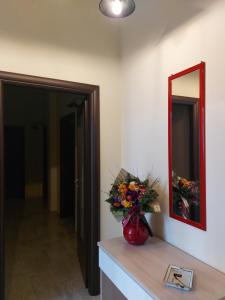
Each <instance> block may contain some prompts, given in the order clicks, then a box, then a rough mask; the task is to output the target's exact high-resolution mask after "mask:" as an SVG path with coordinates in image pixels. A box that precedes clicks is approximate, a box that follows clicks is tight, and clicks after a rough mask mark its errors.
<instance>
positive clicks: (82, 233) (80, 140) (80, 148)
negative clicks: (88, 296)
mask: <svg viewBox="0 0 225 300" xmlns="http://www.w3.org/2000/svg"><path fill="white" fill-rule="evenodd" d="M76 136H77V139H76V146H75V149H76V162H77V164H76V165H77V168H76V180H75V187H76V194H77V200H78V201H77V250H78V257H79V261H80V267H81V272H82V275H83V279H84V282H85V286H86V287H88V278H87V255H86V254H87V253H86V247H87V245H86V240H87V233H86V224H87V221H86V209H87V207H86V203H85V186H84V182H85V178H84V176H85V165H84V161H85V152H84V151H85V144H84V143H85V140H84V109H83V106H82V107H78V108H77V124H76Z"/></svg>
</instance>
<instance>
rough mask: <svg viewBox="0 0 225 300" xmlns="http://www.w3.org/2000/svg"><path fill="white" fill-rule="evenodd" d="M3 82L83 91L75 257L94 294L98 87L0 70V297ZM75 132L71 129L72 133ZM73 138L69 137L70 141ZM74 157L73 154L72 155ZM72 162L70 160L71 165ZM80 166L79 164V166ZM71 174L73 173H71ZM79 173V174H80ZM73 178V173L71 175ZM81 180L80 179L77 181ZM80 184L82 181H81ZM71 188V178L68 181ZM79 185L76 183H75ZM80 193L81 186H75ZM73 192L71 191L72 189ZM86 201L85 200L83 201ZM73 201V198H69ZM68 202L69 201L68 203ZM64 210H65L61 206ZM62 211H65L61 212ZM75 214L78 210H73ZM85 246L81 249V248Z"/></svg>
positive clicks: (0, 265) (1, 277)
mask: <svg viewBox="0 0 225 300" xmlns="http://www.w3.org/2000/svg"><path fill="white" fill-rule="evenodd" d="M3 85H22V86H29V87H35V88H37V87H38V88H45V89H48V90H57V91H62V92H65V91H67V92H69V93H75V94H77V93H79V94H82V95H87V99H86V100H85V105H84V111H83V118H84V119H83V125H82V126H83V127H84V128H83V139H84V153H83V155H84V157H83V160H84V170H83V172H84V173H83V175H81V174H82V172H80V173H79V174H80V175H79V177H78V179H79V180H81V178H83V180H84V181H83V182H85V186H84V189H83V193H84V199H85V200H84V205H85V207H84V214H85V215H84V218H83V222H82V224H80V229H79V237H80V240H81V243H80V245H79V258H80V262H81V268H82V271H83V274H84V278H85V283H86V286H87V287H88V290H89V293H90V294H91V295H93V296H94V295H98V294H99V290H100V285H99V279H100V276H99V273H100V272H99V268H98V246H97V242H98V241H99V239H100V123H99V122H100V115H99V113H100V109H99V102H100V101H99V99H100V96H99V87H98V86H96V85H90V84H83V83H76V82H70V81H64V80H56V79H50V78H42V77H35V76H29V75H22V74H15V73H9V72H1V71H0V300H5V297H4V286H5V273H4V207H3V205H4V127H3V124H4V123H3V97H4V95H3ZM74 134H75V133H74ZM74 140H75V139H70V141H74ZM73 158H74V159H75V155H73ZM74 164H75V162H74V161H70V165H72V166H74ZM80 170H81V167H80ZM73 174H74V173H73ZM82 176H83V177H82ZM74 179H75V177H74ZM81 182H82V181H81ZM83 185H84V184H83ZM71 186H72V188H71V190H72V189H73V191H74V180H73V181H72V182H71ZM78 187H79V186H78ZM79 193H81V190H79ZM74 194H75V193H74ZM85 203H86V204H85ZM73 204H74V201H73ZM68 206H69V204H68ZM69 211H72V212H74V208H72V209H69ZM64 212H66V210H64ZM65 215H66V213H65ZM77 215H79V213H77ZM82 249H85V252H84V251H82Z"/></svg>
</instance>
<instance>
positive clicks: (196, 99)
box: [169, 68, 204, 229]
mask: <svg viewBox="0 0 225 300" xmlns="http://www.w3.org/2000/svg"><path fill="white" fill-rule="evenodd" d="M200 75H201V74H200V68H195V69H194V70H193V71H190V69H189V71H188V72H187V73H186V72H185V71H184V72H181V74H180V75H179V73H178V74H177V76H176V75H172V76H171V77H173V78H171V77H170V80H171V91H170V92H171V95H170V97H169V100H170V103H169V104H170V109H171V115H170V137H171V138H170V143H171V144H170V184H171V187H170V198H172V199H170V205H171V207H170V210H172V217H175V218H178V219H180V220H182V219H183V220H185V221H186V223H189V224H192V222H193V223H195V224H197V223H199V224H200V226H197V227H201V225H202V224H201V221H202V220H201V216H202V213H201V209H204V207H201V205H203V206H204V204H202V202H201V199H202V196H203V195H201V188H200V186H201V180H204V178H201V164H202V165H203V164H204V162H201V157H202V156H201V155H200V152H201V149H202V148H201V146H200V145H201V141H202V139H201V138H200V135H201V131H200V108H201V103H203V102H201V101H200V100H201V97H200V96H201V90H200V87H201V82H200V81H201V79H200V78H201V76H200ZM203 177H204V176H203ZM202 229H203V228H202Z"/></svg>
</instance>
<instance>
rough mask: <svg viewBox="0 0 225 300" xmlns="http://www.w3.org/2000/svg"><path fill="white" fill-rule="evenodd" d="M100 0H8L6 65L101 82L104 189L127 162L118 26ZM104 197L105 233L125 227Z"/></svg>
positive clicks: (2, 48) (1, 48)
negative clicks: (123, 143)
mask: <svg viewBox="0 0 225 300" xmlns="http://www.w3.org/2000/svg"><path fill="white" fill-rule="evenodd" d="M98 4H99V1H97V0H91V1H90V0H76V1H74V0H68V1H66V2H65V1H62V0H47V1H46V0H45V1H44V0H40V1H29V0H21V1H20V3H19V4H18V1H16V0H11V1H2V3H1V9H0V70H4V71H10V72H17V73H24V74H30V75H37V76H44V77H50V78H56V79H63V80H71V81H77V82H82V83H90V84H96V85H99V86H100V97H101V100H100V101H101V102H100V107H101V108H100V109H101V111H100V113H101V120H100V121H101V190H102V191H108V190H109V188H110V183H111V176H110V173H109V172H108V170H111V171H113V172H115V173H116V172H117V171H118V169H119V168H120V165H121V133H120V131H121V115H120V114H121V105H120V103H121V87H120V81H121V80H120V79H121V76H120V75H121V74H120V63H119V41H118V27H117V24H116V22H114V21H111V20H109V19H107V18H105V17H104V16H103V15H101V14H100V12H99V11H98ZM105 198H106V195H105V194H104V192H102V197H101V238H103V239H105V238H109V237H113V236H115V235H117V234H118V232H120V224H119V223H117V222H115V223H114V218H113V217H112V216H111V214H110V212H109V207H108V205H107V203H104V200H105Z"/></svg>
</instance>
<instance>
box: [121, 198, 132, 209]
mask: <svg viewBox="0 0 225 300" xmlns="http://www.w3.org/2000/svg"><path fill="white" fill-rule="evenodd" d="M121 203H122V205H123V206H124V207H125V208H129V207H131V206H132V202H129V201H127V200H124V201H122V202H121Z"/></svg>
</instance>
